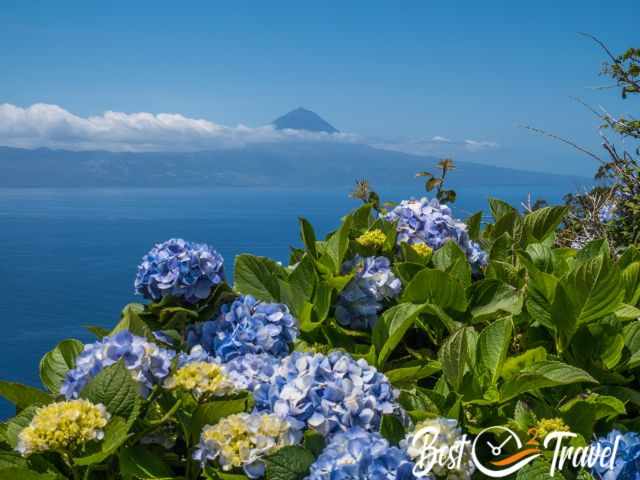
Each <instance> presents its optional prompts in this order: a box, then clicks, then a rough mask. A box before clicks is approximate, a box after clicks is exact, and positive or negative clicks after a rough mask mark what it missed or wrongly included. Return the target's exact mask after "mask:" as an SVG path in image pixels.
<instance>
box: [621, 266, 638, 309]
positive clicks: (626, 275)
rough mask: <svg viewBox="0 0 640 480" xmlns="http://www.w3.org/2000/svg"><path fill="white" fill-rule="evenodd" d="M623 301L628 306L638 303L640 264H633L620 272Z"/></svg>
mask: <svg viewBox="0 0 640 480" xmlns="http://www.w3.org/2000/svg"><path fill="white" fill-rule="evenodd" d="M622 283H623V284H624V290H625V294H624V301H625V303H628V304H629V305H638V302H639V301H640V262H633V263H632V264H630V265H629V266H627V267H626V268H625V269H624V270H623V271H622Z"/></svg>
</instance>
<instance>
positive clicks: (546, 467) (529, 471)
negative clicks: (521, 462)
mask: <svg viewBox="0 0 640 480" xmlns="http://www.w3.org/2000/svg"><path fill="white" fill-rule="evenodd" d="M550 472H551V464H550V463H549V462H548V461H547V460H543V459H542V458H538V459H536V460H534V461H533V462H531V463H530V464H528V465H525V466H524V467H523V468H522V469H521V470H518V474H517V475H516V480H565V476H564V475H562V472H559V471H555V472H554V475H553V477H552V476H551V475H550Z"/></svg>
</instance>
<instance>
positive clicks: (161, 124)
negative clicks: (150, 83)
mask: <svg viewBox="0 0 640 480" xmlns="http://www.w3.org/2000/svg"><path fill="white" fill-rule="evenodd" d="M287 141H332V142H359V141H362V139H360V137H358V136H356V135H352V134H345V133H335V134H329V133H323V132H306V131H301V130H275V129H274V128H273V127H272V126H263V127H256V128H252V127H247V126H244V125H238V126H236V127H227V126H224V125H219V124H216V123H213V122H211V121H209V120H203V119H194V118H188V117H185V116H183V115H180V114H174V113H159V114H152V113H131V114H128V113H122V112H112V111H108V112H105V113H104V114H103V115H99V116H92V117H86V118H85V117H80V116H77V115H74V114H72V113H70V112H68V111H67V110H65V109H63V108H61V107H59V106H57V105H50V104H45V103H37V104H34V105H31V106H30V107H27V108H21V107H17V106H15V105H11V104H8V103H5V104H0V145H4V146H10V147H20V148H38V147H49V148H60V149H68V150H109V151H197V150H210V149H212V150H215V149H221V148H237V147H242V146H245V145H249V144H255V143H274V142H287Z"/></svg>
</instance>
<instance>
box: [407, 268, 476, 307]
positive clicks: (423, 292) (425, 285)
mask: <svg viewBox="0 0 640 480" xmlns="http://www.w3.org/2000/svg"><path fill="white" fill-rule="evenodd" d="M402 299H403V301H405V302H411V303H419V304H424V303H431V304H433V305H437V306H439V307H441V308H445V309H446V308H450V309H453V310H458V311H461V312H463V311H465V310H466V308H467V299H466V298H465V292H464V288H463V287H462V284H461V283H460V282H458V281H457V280H456V279H455V278H454V277H453V276H451V275H450V274H448V273H446V272H443V271H441V270H433V269H430V268H425V269H424V270H422V271H421V272H418V273H417V274H416V275H415V276H414V277H413V279H412V280H411V282H409V284H408V285H407V286H406V287H405V289H404V292H403V294H402Z"/></svg>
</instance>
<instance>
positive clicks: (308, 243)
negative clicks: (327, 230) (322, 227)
mask: <svg viewBox="0 0 640 480" xmlns="http://www.w3.org/2000/svg"><path fill="white" fill-rule="evenodd" d="M298 220H299V222H300V237H301V239H302V243H304V246H305V248H306V250H307V252H308V253H309V255H311V256H312V257H313V258H318V252H317V250H316V234H315V232H314V231H313V227H312V226H311V224H310V223H309V222H308V221H307V220H306V219H305V218H302V217H300V218H299V219H298Z"/></svg>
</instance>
